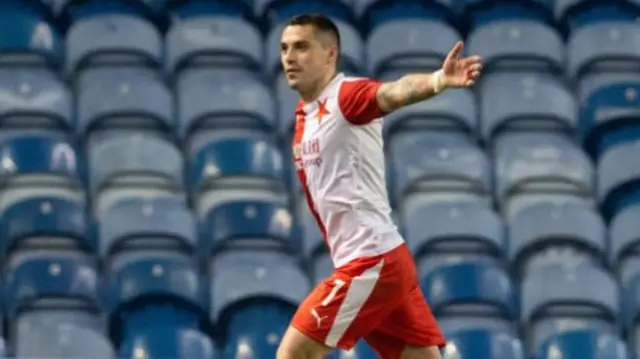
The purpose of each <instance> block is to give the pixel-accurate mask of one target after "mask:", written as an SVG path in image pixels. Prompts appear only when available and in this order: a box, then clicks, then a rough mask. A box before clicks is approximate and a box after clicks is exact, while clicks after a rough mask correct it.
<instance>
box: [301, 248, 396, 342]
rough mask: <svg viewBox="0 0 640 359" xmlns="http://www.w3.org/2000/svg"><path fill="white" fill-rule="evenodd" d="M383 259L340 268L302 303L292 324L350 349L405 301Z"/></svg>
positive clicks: (308, 335) (312, 335) (310, 335)
mask: <svg viewBox="0 0 640 359" xmlns="http://www.w3.org/2000/svg"><path fill="white" fill-rule="evenodd" d="M392 274H393V271H391V272H390V271H389V269H387V268H385V261H384V260H383V259H382V258H369V259H367V260H365V261H360V262H356V263H354V265H353V266H351V267H348V268H340V269H339V270H336V272H334V273H333V274H332V275H331V276H330V277H329V278H327V279H325V280H324V281H323V282H321V283H320V284H319V285H318V286H317V287H316V288H315V289H314V290H313V291H312V292H311V294H310V295H309V296H308V297H307V298H306V300H305V301H304V302H303V303H302V304H301V305H300V307H299V308H298V310H297V312H296V314H295V315H294V318H293V320H292V323H291V325H292V326H293V327H294V328H295V329H297V330H298V331H299V332H301V333H302V334H304V335H305V336H307V337H309V338H311V339H313V340H315V341H316V342H318V343H321V344H323V345H324V346H326V347H330V348H340V349H344V350H349V349H351V348H353V346H354V345H355V344H356V342H357V341H358V340H359V339H361V338H362V337H364V335H366V334H367V333H369V332H370V331H371V329H372V328H375V327H376V326H378V325H379V324H380V322H382V321H383V320H384V318H385V317H388V316H389V314H390V313H391V311H393V308H395V307H397V306H398V305H399V304H400V303H401V299H400V298H402V297H401V296H398V295H397V293H398V290H397V288H396V287H397V283H398V281H397V280H394V278H393V277H392Z"/></svg>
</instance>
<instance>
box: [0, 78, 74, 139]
mask: <svg viewBox="0 0 640 359" xmlns="http://www.w3.org/2000/svg"><path fill="white" fill-rule="evenodd" d="M73 117H74V109H73V99H72V96H71V91H70V90H69V88H68V87H67V86H66V85H65V84H64V83H63V82H62V81H61V79H60V78H59V77H58V76H57V75H56V74H55V73H53V72H52V71H50V70H48V69H38V68H31V69H30V68H11V69H1V70H0V126H1V127H2V128H5V129H13V128H16V129H23V128H26V129H28V128H46V129H51V130H65V131H68V130H70V129H71V128H72V127H73V123H72V120H73Z"/></svg>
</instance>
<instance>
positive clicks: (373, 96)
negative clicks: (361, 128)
mask: <svg viewBox="0 0 640 359" xmlns="http://www.w3.org/2000/svg"><path fill="white" fill-rule="evenodd" d="M380 85H382V82H380V81H377V80H373V79H370V78H366V77H350V76H348V77H345V78H344V79H343V80H342V81H341V82H340V85H339V86H338V106H339V107H340V110H341V111H342V113H343V115H344V117H345V119H346V120H347V121H349V122H350V123H352V124H356V125H363V124H367V123H369V122H371V121H373V120H375V119H377V118H380V117H382V116H384V111H382V109H381V108H380V106H379V105H378V98H377V93H378V88H379V87H380Z"/></svg>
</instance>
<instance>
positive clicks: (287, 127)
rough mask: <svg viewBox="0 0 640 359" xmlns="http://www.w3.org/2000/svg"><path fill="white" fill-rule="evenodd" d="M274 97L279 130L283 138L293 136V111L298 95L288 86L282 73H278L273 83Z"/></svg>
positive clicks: (296, 105) (298, 98) (298, 99)
mask: <svg viewBox="0 0 640 359" xmlns="http://www.w3.org/2000/svg"><path fill="white" fill-rule="evenodd" d="M274 87H275V97H276V100H277V101H278V117H279V122H278V125H279V132H280V135H282V136H283V137H285V138H293V130H294V124H295V112H296V107H298V102H300V96H299V95H298V94H297V93H296V91H295V90H293V89H292V88H291V87H289V84H288V83H287V78H286V76H285V75H284V74H280V75H278V78H277V79H276V81H275V84H274Z"/></svg>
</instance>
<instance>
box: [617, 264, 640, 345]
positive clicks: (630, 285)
mask: <svg viewBox="0 0 640 359" xmlns="http://www.w3.org/2000/svg"><path fill="white" fill-rule="evenodd" d="M625 284H626V285H625V286H624V287H623V288H624V289H625V292H624V304H625V306H624V312H623V317H622V318H621V319H622V321H623V323H622V324H623V325H624V327H623V328H624V330H625V333H627V340H628V342H629V346H630V347H631V349H632V350H633V351H634V352H635V354H636V356H637V354H638V353H640V275H638V274H637V273H636V274H635V275H633V276H632V277H631V278H630V279H629V280H628V281H626V283H625Z"/></svg>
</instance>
